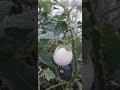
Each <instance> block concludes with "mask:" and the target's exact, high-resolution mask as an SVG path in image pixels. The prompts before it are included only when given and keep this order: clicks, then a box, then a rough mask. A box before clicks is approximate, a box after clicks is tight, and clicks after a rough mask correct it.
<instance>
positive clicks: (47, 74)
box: [45, 68, 55, 81]
mask: <svg viewBox="0 0 120 90" xmlns="http://www.w3.org/2000/svg"><path fill="white" fill-rule="evenodd" d="M45 78H46V79H47V80H48V81H50V80H51V79H54V78H55V74H54V73H53V72H52V71H51V70H50V69H49V68H48V69H47V70H46V72H45Z"/></svg>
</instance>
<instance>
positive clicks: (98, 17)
mask: <svg viewBox="0 0 120 90" xmlns="http://www.w3.org/2000/svg"><path fill="white" fill-rule="evenodd" d="M82 11H83V15H82V16H83V17H82V18H83V21H82V30H83V35H82V36H83V75H82V76H83V80H82V82H83V83H82V85H83V90H120V1H119V0H83V8H82Z"/></svg>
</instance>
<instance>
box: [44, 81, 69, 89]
mask: <svg viewBox="0 0 120 90" xmlns="http://www.w3.org/2000/svg"><path fill="white" fill-rule="evenodd" d="M64 84H67V83H66V82H64V83H59V84H56V85H53V86H51V87H49V88H47V89H46V90H50V89H52V88H53V89H54V88H56V87H58V86H61V85H64Z"/></svg>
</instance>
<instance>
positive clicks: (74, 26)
mask: <svg viewBox="0 0 120 90" xmlns="http://www.w3.org/2000/svg"><path fill="white" fill-rule="evenodd" d="M75 1H76V2H73V1H69V0H67V1H65V0H39V8H38V13H39V15H38V26H39V28H38V57H39V67H40V68H39V78H38V81H39V86H38V88H39V90H40V89H46V90H51V89H55V90H64V89H66V90H68V89H71V88H74V89H75V83H77V88H81V72H80V68H77V67H78V66H79V65H81V63H78V62H81V61H80V60H81V59H79V58H81V54H82V42H81V39H82V38H81V30H82V28H81V25H82V21H81V17H79V15H80V14H81V3H80V2H79V0H78V1H77V0H75ZM80 1H81V0H80ZM77 2H79V3H78V4H77ZM75 13H77V14H75ZM58 46H60V47H64V48H70V46H72V47H71V48H72V51H73V55H74V57H73V59H74V60H73V62H72V63H71V64H70V65H67V66H65V67H62V68H61V67H59V66H58V65H56V64H55V62H54V60H53V53H54V50H55V48H56V47H58ZM75 71H77V72H75ZM46 72H47V73H49V77H48V75H46ZM76 90H77V89H76ZM79 90H81V89H79Z"/></svg>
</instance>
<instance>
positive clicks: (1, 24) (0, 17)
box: [0, 0, 38, 90]
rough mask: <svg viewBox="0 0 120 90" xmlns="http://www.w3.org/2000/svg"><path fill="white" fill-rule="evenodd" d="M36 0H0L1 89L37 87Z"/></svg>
mask: <svg viewBox="0 0 120 90" xmlns="http://www.w3.org/2000/svg"><path fill="white" fill-rule="evenodd" d="M37 2H38V1H37V0H0V90H37V87H38V86H37V83H38V81H37V80H38V68H37V41H38V40H37V38H38V37H37V33H38V32H37V29H38V21H37V20H38V8H37V6H38V3H37Z"/></svg>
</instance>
